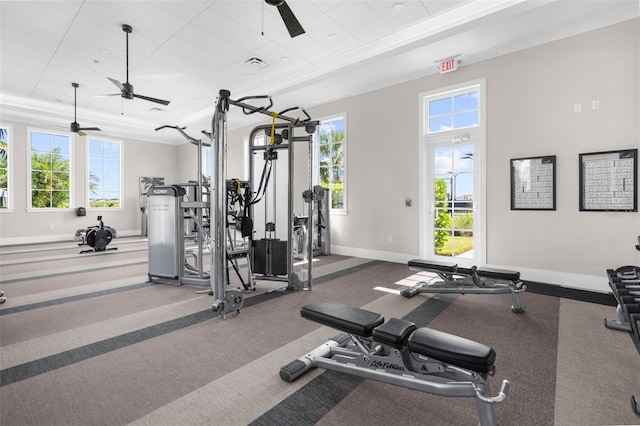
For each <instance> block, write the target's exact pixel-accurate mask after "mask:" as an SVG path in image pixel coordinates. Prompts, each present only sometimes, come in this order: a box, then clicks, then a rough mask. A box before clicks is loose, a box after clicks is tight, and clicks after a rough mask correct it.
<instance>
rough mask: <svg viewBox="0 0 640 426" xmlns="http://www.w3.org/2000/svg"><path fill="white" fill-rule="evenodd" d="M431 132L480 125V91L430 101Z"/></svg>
mask: <svg viewBox="0 0 640 426" xmlns="http://www.w3.org/2000/svg"><path fill="white" fill-rule="evenodd" d="M428 103H429V104H428V110H429V117H428V119H429V127H428V128H429V131H428V132H429V133H436V132H444V131H448V130H453V129H464V128H467V127H477V126H478V91H477V90H474V91H472V92H468V93H462V94H457V95H450V96H445V97H441V98H438V99H434V100H430V101H428Z"/></svg>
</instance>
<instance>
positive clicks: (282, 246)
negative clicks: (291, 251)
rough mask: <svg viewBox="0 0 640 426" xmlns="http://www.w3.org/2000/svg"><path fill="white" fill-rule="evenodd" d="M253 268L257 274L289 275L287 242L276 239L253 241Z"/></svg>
mask: <svg viewBox="0 0 640 426" xmlns="http://www.w3.org/2000/svg"><path fill="white" fill-rule="evenodd" d="M251 268H252V269H253V272H255V273H256V274H262V275H267V276H277V275H287V242H286V241H281V240H279V239H274V238H263V239H261V240H256V241H253V256H252V263H251Z"/></svg>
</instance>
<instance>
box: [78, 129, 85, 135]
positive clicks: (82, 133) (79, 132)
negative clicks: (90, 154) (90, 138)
mask: <svg viewBox="0 0 640 426" xmlns="http://www.w3.org/2000/svg"><path fill="white" fill-rule="evenodd" d="M78 134H79V135H80V136H87V134H86V133H85V132H83V131H82V130H78Z"/></svg>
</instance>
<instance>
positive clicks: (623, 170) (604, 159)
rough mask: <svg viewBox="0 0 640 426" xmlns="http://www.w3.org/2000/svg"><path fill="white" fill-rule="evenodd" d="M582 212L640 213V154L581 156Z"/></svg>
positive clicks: (593, 154) (633, 150)
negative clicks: (639, 174)
mask: <svg viewBox="0 0 640 426" xmlns="http://www.w3.org/2000/svg"><path fill="white" fill-rule="evenodd" d="M579 162H580V163H579V166H580V211H619V212H637V211H638V185H637V179H638V150H637V149H626V150H620V151H606V152H593V153H586V154H580V158H579Z"/></svg>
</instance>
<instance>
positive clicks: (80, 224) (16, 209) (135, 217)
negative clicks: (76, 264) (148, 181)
mask: <svg viewBox="0 0 640 426" xmlns="http://www.w3.org/2000/svg"><path fill="white" fill-rule="evenodd" d="M3 124H8V125H10V126H11V127H12V137H11V148H10V149H11V152H12V155H13V173H12V175H13V176H12V177H13V180H12V183H11V184H12V186H11V189H10V190H11V195H12V197H14V200H13V208H12V209H11V210H10V211H0V245H8V244H23V243H38V242H46V241H64V240H69V241H72V240H73V236H74V235H75V232H76V230H77V229H80V228H84V227H87V226H93V225H95V224H96V217H97V216H98V215H102V216H103V220H104V222H105V225H108V226H111V227H113V228H115V229H116V231H117V232H118V235H139V234H140V229H141V212H140V208H139V197H138V194H139V185H138V180H139V177H140V176H152V177H164V178H165V181H166V182H170V183H172V182H174V181H175V180H176V179H177V170H178V168H177V163H176V158H177V155H176V153H177V150H178V147H177V146H174V145H166V144H159V143H152V142H142V141H137V140H128V139H126V140H123V139H121V138H113V140H120V141H122V142H123V144H122V152H123V156H122V157H123V159H124V164H123V177H122V179H123V181H122V182H123V190H124V194H123V208H122V209H114V210H106V209H87V215H86V216H85V217H78V216H76V214H75V207H80V206H82V207H86V206H87V199H86V195H85V190H86V181H87V177H86V173H87V166H86V161H85V159H86V141H85V138H84V137H80V136H78V135H74V136H73V137H74V139H73V170H72V174H73V176H72V179H73V187H72V190H73V193H72V199H73V209H69V210H63V211H53V212H52V211H37V210H30V211H29V210H28V209H27V179H28V176H27V164H28V160H27V155H28V150H29V148H28V129H29V128H30V126H29V125H28V124H25V123H18V122H3ZM35 128H37V129H39V130H47V129H46V128H42V127H34V129H35ZM51 130H55V129H51ZM100 137H103V138H106V139H109V137H108V135H100Z"/></svg>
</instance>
